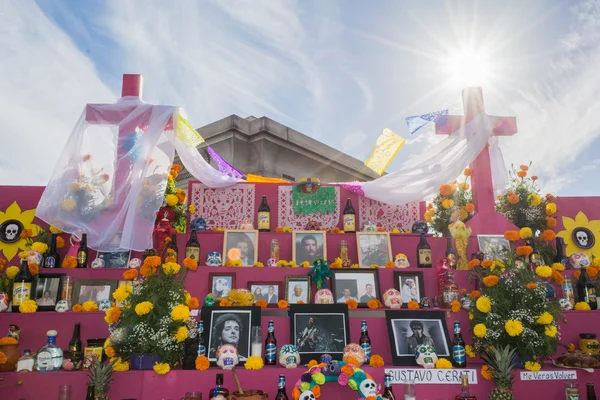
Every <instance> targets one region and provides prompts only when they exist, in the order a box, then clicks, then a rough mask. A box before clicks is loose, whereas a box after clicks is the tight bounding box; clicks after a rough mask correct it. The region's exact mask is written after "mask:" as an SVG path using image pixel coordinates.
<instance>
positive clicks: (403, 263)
mask: <svg viewBox="0 0 600 400" xmlns="http://www.w3.org/2000/svg"><path fill="white" fill-rule="evenodd" d="M394 264H396V268H408V267H410V263H409V262H408V257H406V254H402V253H400V254H396V258H394Z"/></svg>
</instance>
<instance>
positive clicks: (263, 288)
mask: <svg viewBox="0 0 600 400" xmlns="http://www.w3.org/2000/svg"><path fill="white" fill-rule="evenodd" d="M257 289H260V292H259V293H256V291H257ZM248 290H249V291H250V292H252V294H253V295H254V301H258V300H259V299H261V298H262V299H264V300H265V301H266V302H267V307H277V303H278V302H279V300H281V296H282V295H283V285H282V284H281V282H279V281H248ZM271 290H272V293H271Z"/></svg>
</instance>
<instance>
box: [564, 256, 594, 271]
mask: <svg viewBox="0 0 600 400" xmlns="http://www.w3.org/2000/svg"><path fill="white" fill-rule="evenodd" d="M569 261H571V265H573V268H575V269H581V268H585V267H587V266H588V265H590V258H589V257H588V256H587V254H585V253H575V254H571V257H569Z"/></svg>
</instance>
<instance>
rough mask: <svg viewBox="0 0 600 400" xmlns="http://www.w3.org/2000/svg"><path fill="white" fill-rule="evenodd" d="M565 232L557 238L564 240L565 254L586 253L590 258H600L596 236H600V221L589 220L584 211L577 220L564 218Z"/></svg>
mask: <svg viewBox="0 0 600 400" xmlns="http://www.w3.org/2000/svg"><path fill="white" fill-rule="evenodd" d="M562 222H563V226H564V228H565V229H564V230H562V231H560V232H558V234H557V235H556V236H558V237H561V238H563V240H564V242H565V245H566V246H567V247H566V249H565V254H566V255H567V256H570V255H572V254H575V253H579V252H582V253H585V254H587V255H588V257H592V256H595V257H599V256H600V243H599V242H598V240H596V236H598V235H600V220H591V221H590V220H589V219H588V217H587V216H586V215H585V213H584V212H583V211H579V212H578V213H577V215H576V216H575V219H573V218H569V217H566V216H563V217H562Z"/></svg>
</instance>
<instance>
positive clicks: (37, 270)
mask: <svg viewBox="0 0 600 400" xmlns="http://www.w3.org/2000/svg"><path fill="white" fill-rule="evenodd" d="M27 268H28V269H29V273H30V274H31V275H37V274H39V273H40V267H39V266H38V265H37V264H36V263H31V264H27Z"/></svg>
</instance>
